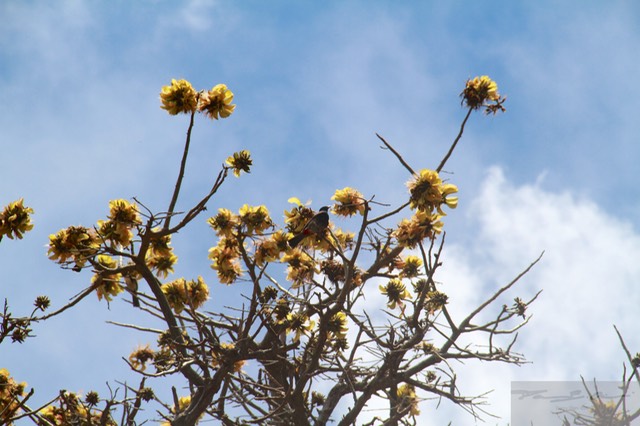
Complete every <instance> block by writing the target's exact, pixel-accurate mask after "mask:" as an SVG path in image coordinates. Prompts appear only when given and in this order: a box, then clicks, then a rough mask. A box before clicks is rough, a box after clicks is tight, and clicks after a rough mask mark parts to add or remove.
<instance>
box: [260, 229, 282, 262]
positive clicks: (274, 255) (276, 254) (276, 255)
mask: <svg viewBox="0 0 640 426" xmlns="http://www.w3.org/2000/svg"><path fill="white" fill-rule="evenodd" d="M287 241H288V237H287V234H285V233H284V232H283V231H281V230H279V231H276V232H275V233H274V234H273V235H271V237H269V238H266V239H263V240H260V241H258V242H257V243H256V250H255V255H254V260H255V261H256V265H258V266H262V265H264V264H265V263H267V262H276V261H277V260H278V259H280V255H281V254H282V253H283V252H285V251H287V250H288V249H289V246H288V244H287Z"/></svg>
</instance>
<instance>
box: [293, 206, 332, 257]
mask: <svg viewBox="0 0 640 426" xmlns="http://www.w3.org/2000/svg"><path fill="white" fill-rule="evenodd" d="M328 211H329V206H324V207H320V210H319V211H318V213H316V214H315V215H314V216H313V217H312V218H311V219H309V222H307V223H306V224H305V225H304V228H302V231H300V233H299V234H297V235H294V236H293V237H291V238H290V239H289V246H290V247H291V248H295V247H296V246H297V245H298V244H300V241H302V240H303V239H305V238H306V237H308V236H309V235H313V234H315V235H320V234H321V233H322V232H323V231H324V230H325V229H327V226H329V213H328Z"/></svg>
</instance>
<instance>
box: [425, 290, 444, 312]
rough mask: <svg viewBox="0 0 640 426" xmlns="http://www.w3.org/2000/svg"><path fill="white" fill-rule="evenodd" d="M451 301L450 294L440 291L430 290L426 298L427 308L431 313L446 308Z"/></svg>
mask: <svg viewBox="0 0 640 426" xmlns="http://www.w3.org/2000/svg"><path fill="white" fill-rule="evenodd" d="M448 302H449V296H447V295H446V294H445V293H442V292H440V291H430V292H428V293H427V297H426V299H425V309H426V310H427V312H429V313H430V314H433V313H435V312H436V311H439V310H441V309H442V308H444V305H446V304H447V303H448Z"/></svg>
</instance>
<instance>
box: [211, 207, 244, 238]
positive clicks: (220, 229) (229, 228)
mask: <svg viewBox="0 0 640 426" xmlns="http://www.w3.org/2000/svg"><path fill="white" fill-rule="evenodd" d="M207 223H208V224H209V226H211V228H213V230H214V231H216V234H218V236H219V237H230V236H232V235H233V232H234V231H235V230H236V227H237V226H238V224H239V223H240V221H239V220H238V217H237V216H236V215H234V214H233V212H232V211H231V210H229V209H224V208H220V209H218V214H217V215H215V216H212V217H210V218H209V220H207Z"/></svg>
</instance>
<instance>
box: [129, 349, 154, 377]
mask: <svg viewBox="0 0 640 426" xmlns="http://www.w3.org/2000/svg"><path fill="white" fill-rule="evenodd" d="M154 355H155V352H154V351H153V349H151V348H150V347H149V345H145V346H139V347H138V348H136V350H134V351H133V352H131V355H129V362H130V363H131V366H132V367H133V368H134V369H136V370H139V371H144V370H145V369H146V368H147V363H148V362H149V361H153V357H154Z"/></svg>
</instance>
